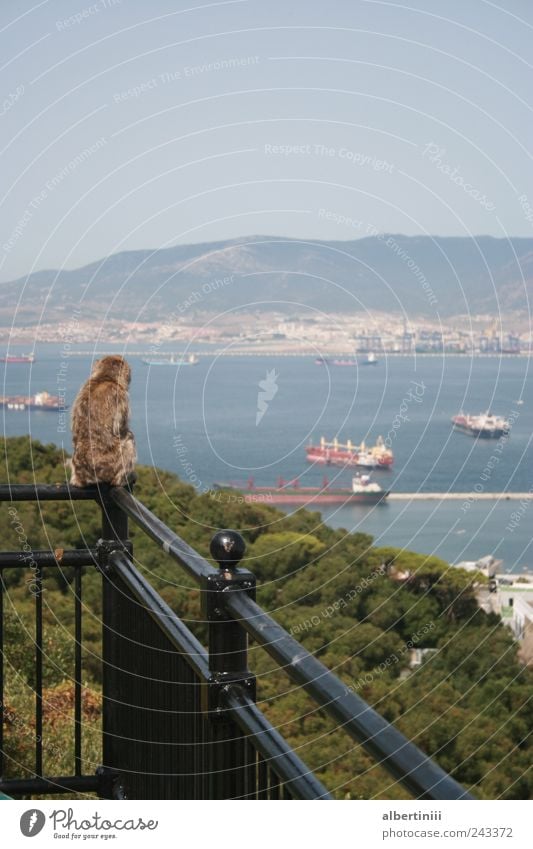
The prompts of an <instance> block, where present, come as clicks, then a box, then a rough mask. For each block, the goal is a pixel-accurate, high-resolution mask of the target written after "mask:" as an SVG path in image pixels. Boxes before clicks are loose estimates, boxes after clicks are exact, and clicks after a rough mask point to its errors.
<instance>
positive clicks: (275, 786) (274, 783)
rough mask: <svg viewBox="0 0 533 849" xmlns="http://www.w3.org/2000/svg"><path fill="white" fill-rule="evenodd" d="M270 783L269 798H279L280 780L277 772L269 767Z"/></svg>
mask: <svg viewBox="0 0 533 849" xmlns="http://www.w3.org/2000/svg"><path fill="white" fill-rule="evenodd" d="M268 785H269V794H268V798H269V799H279V790H280V782H279V778H278V776H277V775H276V773H275V772H274V771H273V770H272V769H270V768H269V770H268Z"/></svg>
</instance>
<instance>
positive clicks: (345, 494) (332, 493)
mask: <svg viewBox="0 0 533 849" xmlns="http://www.w3.org/2000/svg"><path fill="white" fill-rule="evenodd" d="M213 489H214V490H216V491H218V492H224V491H229V492H233V491H235V490H237V491H239V492H242V497H243V499H244V501H246V502H248V503H257V502H265V503H268V504H306V503H307V502H308V501H312V502H313V504H352V503H356V504H379V503H380V502H382V501H384V500H385V499H386V498H387V496H388V495H389V492H388V491H387V490H385V489H382V488H381V487H380V486H379V484H377V483H374V481H371V480H370V476H369V475H360V474H357V475H355V476H354V477H353V478H352V486H351V488H347V487H346V488H341V487H330V485H329V481H328V480H327V478H324V480H323V482H322V486H321V487H320V486H300V483H299V481H298V480H293V481H287V482H285V481H284V480H283V478H279V480H278V483H277V486H275V487H274V486H255V484H254V481H253V478H250V479H249V480H248V481H247V482H246V483H244V484H240V485H239V484H238V483H214V484H213Z"/></svg>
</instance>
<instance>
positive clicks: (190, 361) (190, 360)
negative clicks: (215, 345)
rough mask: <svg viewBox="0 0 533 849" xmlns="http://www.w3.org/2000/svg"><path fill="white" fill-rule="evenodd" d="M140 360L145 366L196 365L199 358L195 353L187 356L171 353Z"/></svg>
mask: <svg viewBox="0 0 533 849" xmlns="http://www.w3.org/2000/svg"><path fill="white" fill-rule="evenodd" d="M142 362H143V363H144V364H145V365H147V366H176V367H177V366H180V367H181V366H197V365H198V363H199V362H200V360H199V359H198V357H197V356H196V354H189V355H188V356H187V357H181V356H180V357H176V356H175V355H174V354H171V355H170V356H169V357H160V358H159V359H151V358H150V357H146V358H144V359H143V360H142Z"/></svg>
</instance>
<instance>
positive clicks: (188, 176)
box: [0, 0, 533, 280]
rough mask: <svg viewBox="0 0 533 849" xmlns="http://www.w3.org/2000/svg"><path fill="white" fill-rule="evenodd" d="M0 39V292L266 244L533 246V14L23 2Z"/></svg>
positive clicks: (455, 5)
mask: <svg viewBox="0 0 533 849" xmlns="http://www.w3.org/2000/svg"><path fill="white" fill-rule="evenodd" d="M0 39H1V41H0V44H1V57H2V59H1V65H2V71H1V74H2V87H1V91H0V95H1V98H2V103H1V106H0V116H1V128H2V133H1V138H0V147H1V175H2V181H1V189H0V194H1V198H2V200H1V215H0V226H1V241H0V280H8V279H12V278H14V277H16V276H19V275H23V274H27V273H29V272H31V271H35V270H38V269H43V268H51V267H54V268H61V267H66V268H74V267H77V266H79V265H83V264H84V263H87V262H90V261H92V260H95V259H98V258H100V257H102V256H105V255H107V254H109V253H114V252H116V251H119V250H125V249H128V250H131V249H137V248H156V247H163V246H169V245H172V244H175V243H177V242H184V243H186V242H199V241H204V240H213V239H222V238H228V237H236V236H243V235H244V236H246V235H252V234H257V233H261V234H268V235H284V236H297V237H299V238H323V239H351V238H360V237H363V236H365V235H368V234H370V233H375V232H378V231H380V232H394V233H406V234H410V235H416V234H425V233H430V234H438V235H445V236H446V235H450V236H451V235H469V234H490V235H493V236H506V235H513V236H533V179H532V170H531V153H530V152H529V150H530V148H531V144H530V141H531V128H532V120H531V119H532V113H531V105H530V104H531V98H532V91H533V85H532V82H533V81H532V74H531V67H532V66H531V62H532V61H533V59H532V56H531V53H532V51H531V44H532V43H533V3H531V2H530V0H505V2H502V3H492V2H487V1H486V0H468V2H465V0H461V2H457V0H411V2H409V3H408V4H403V3H400V2H395V0H392V2H389V0H329V2H318V0H314V1H313V0H297V2H290V0H283V2H280V0H268V2H267V0H226V2H212V3H202V2H194V0H151V2H149V3H147V2H143V0H120V2H119V0H95V2H92V3H91V2H85V0H44V2H27V0H17V2H10V3H7V2H3V3H2V4H1V11H0Z"/></svg>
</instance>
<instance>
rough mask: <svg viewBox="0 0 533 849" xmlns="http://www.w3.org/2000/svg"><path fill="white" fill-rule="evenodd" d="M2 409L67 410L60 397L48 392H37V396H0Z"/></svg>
mask: <svg viewBox="0 0 533 849" xmlns="http://www.w3.org/2000/svg"><path fill="white" fill-rule="evenodd" d="M0 407H4V408H5V409H6V410H43V411H45V412H54V411H57V410H66V409H67V408H66V407H65V405H64V403H63V402H62V400H61V398H60V397H59V396H58V395H50V394H49V393H48V392H37V393H36V394H35V395H5V396H0Z"/></svg>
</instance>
